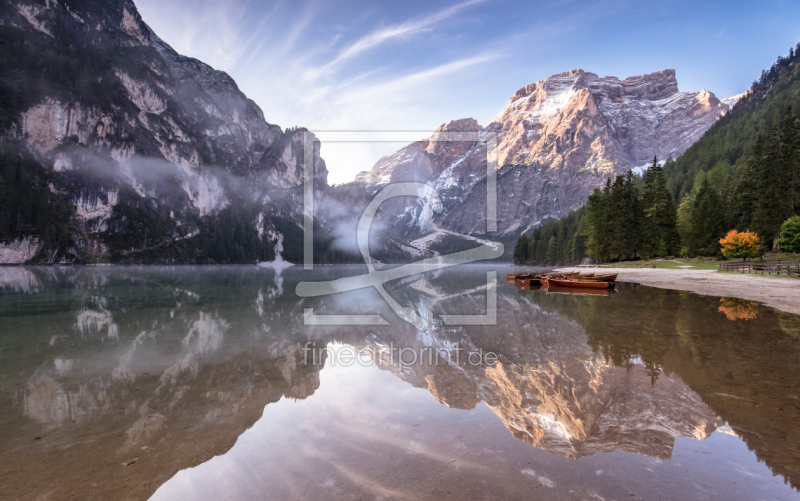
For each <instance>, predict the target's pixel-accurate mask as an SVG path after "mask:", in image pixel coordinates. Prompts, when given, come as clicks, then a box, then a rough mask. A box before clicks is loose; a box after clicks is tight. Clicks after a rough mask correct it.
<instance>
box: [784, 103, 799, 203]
mask: <svg viewBox="0 0 800 501" xmlns="http://www.w3.org/2000/svg"><path fill="white" fill-rule="evenodd" d="M798 125H799V124H798V120H797V116H796V115H795V114H794V113H792V110H791V108H790V109H789V110H788V111H787V112H786V117H784V119H783V125H782V126H781V166H782V167H783V175H782V178H783V180H784V183H785V192H786V204H787V205H788V207H786V208H785V209H786V211H787V214H788V215H789V216H791V215H793V214H795V213H796V212H797V209H798V207H797V202H798V200H797V190H796V184H797V170H798V166H799V165H798V164H800V158H798V157H800V139H798V132H799V131H800V127H798Z"/></svg>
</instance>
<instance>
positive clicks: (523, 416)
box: [372, 278, 724, 459]
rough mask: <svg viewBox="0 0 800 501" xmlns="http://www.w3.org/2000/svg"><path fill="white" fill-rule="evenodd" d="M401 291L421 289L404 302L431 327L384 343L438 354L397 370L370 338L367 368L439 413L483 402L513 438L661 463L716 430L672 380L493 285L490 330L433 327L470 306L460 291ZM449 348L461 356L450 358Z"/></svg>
mask: <svg viewBox="0 0 800 501" xmlns="http://www.w3.org/2000/svg"><path fill="white" fill-rule="evenodd" d="M401 283H402V284H403V285H405V286H407V287H408V286H410V288H412V289H416V290H417V291H424V294H419V295H411V294H410V295H409V296H408V298H409V299H410V298H411V297H413V298H414V299H415V302H414V309H415V310H416V311H418V312H420V313H422V314H423V316H424V317H425V318H426V320H428V321H429V322H431V327H430V328H429V329H427V330H426V331H414V330H413V329H410V330H409V331H407V332H405V331H404V332H402V333H401V331H400V330H399V329H395V330H394V332H393V336H392V337H391V343H393V346H396V347H397V348H398V349H402V348H409V349H411V350H413V351H414V352H416V353H425V351H423V347H432V348H434V349H436V350H438V352H439V353H441V354H442V355H441V358H439V359H435V360H434V363H429V359H427V358H425V357H421V360H422V361H421V363H418V364H414V365H405V366H402V365H401V364H399V361H398V359H397V356H396V355H394V354H393V353H392V352H391V351H390V350H389V349H388V347H389V342H382V341H383V340H382V339H381V338H380V336H378V337H375V338H373V339H372V342H373V346H377V347H378V349H374V350H373V353H375V357H374V358H375V359H376V365H378V366H379V367H381V368H382V369H384V370H387V371H389V372H392V373H393V374H395V375H396V376H397V377H399V378H401V379H403V380H405V381H407V382H409V383H410V384H412V385H413V386H416V387H419V388H424V389H427V390H428V391H429V392H431V394H432V395H433V396H434V397H435V398H436V400H437V401H438V402H440V403H442V404H445V405H447V406H449V407H453V408H458V409H467V410H468V409H472V408H474V407H475V406H476V405H477V404H478V403H479V402H484V403H486V405H488V406H489V408H491V409H492V411H494V413H495V414H496V415H497V416H498V417H499V418H500V419H501V420H502V422H503V424H504V425H505V426H506V428H508V430H509V432H511V434H512V435H513V436H514V437H515V438H517V439H518V440H521V441H523V442H526V443H529V444H531V445H534V446H535V447H537V448H539V449H543V450H546V451H548V452H551V453H554V454H558V455H561V456H565V457H570V458H578V457H583V456H588V455H592V454H594V453H597V452H611V451H614V450H616V449H620V450H623V451H626V452H631V453H635V454H642V455H647V456H651V457H655V458H658V459H670V458H671V455H672V448H673V445H674V441H675V439H676V438H678V437H691V438H696V439H698V440H702V439H704V438H706V437H707V436H709V435H710V434H711V433H712V432H713V431H715V430H716V429H717V428H718V427H719V426H722V425H723V424H724V421H723V420H721V419H720V418H719V417H718V416H717V415H716V413H715V412H714V411H713V410H712V409H710V408H709V407H708V405H707V404H706V403H705V402H704V401H703V399H702V398H701V397H700V396H699V395H698V394H697V393H695V392H694V391H693V390H692V389H691V388H690V387H689V386H687V385H686V384H685V383H684V382H683V381H682V380H681V379H680V377H678V376H677V375H675V374H668V373H665V371H663V370H661V368H659V367H657V366H655V365H653V364H649V363H647V362H644V361H643V360H642V359H641V357H638V356H633V357H630V358H629V359H627V360H625V361H624V364H615V363H613V362H612V361H610V360H608V359H607V358H606V357H605V356H604V354H603V353H601V352H599V351H597V350H594V349H593V348H592V346H591V345H590V344H589V343H588V342H587V341H588V337H587V334H586V331H585V329H584V327H583V326H582V325H581V324H579V323H578V322H574V321H571V320H568V319H566V318H564V317H562V316H560V315H558V314H553V313H551V312H549V311H546V310H544V309H540V308H537V307H535V306H533V305H532V304H531V303H529V302H528V301H526V300H525V299H522V298H519V297H514V295H515V294H513V293H510V291H509V287H502V286H501V287H500V298H499V304H502V306H501V309H502V311H503V314H502V315H501V316H500V317H499V320H498V324H497V325H496V326H481V327H479V328H474V327H469V326H461V327H459V328H456V329H448V328H447V327H445V326H443V325H437V323H438V321H437V318H436V314H435V313H434V311H435V310H439V309H440V308H441V309H444V308H454V309H455V308H457V306H458V305H461V306H462V308H463V305H464V304H470V299H469V297H465V294H464V291H463V290H453V291H451V292H449V293H448V292H446V291H445V290H442V289H440V288H439V287H440V286H441V284H442V283H441V282H439V283H437V282H436V281H435V280H429V279H427V278H418V279H416V280H414V279H407V280H405V281H401ZM400 289H401V287H400V285H398V286H396V289H393V292H394V291H395V290H400ZM511 290H513V288H512V289H511ZM514 292H516V291H514ZM427 294H431V295H432V296H433V298H430V297H426V295H427ZM539 294H543V292H539ZM404 299H405V298H404ZM443 304H444V305H446V306H443ZM454 346H459V347H460V348H461V349H462V351H460V352H459V353H458V356H457V355H456V354H455V353H454V352H453V347H454ZM470 352H472V353H490V352H491V353H494V354H496V355H497V357H498V361H499V363H497V364H495V365H494V366H487V365H486V364H478V363H470V359H469V355H468V353H470ZM475 360H478V358H475Z"/></svg>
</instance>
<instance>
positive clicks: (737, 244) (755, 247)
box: [719, 230, 761, 259]
mask: <svg viewBox="0 0 800 501" xmlns="http://www.w3.org/2000/svg"><path fill="white" fill-rule="evenodd" d="M719 244H720V245H721V246H722V254H723V255H724V256H725V257H733V258H736V257H741V258H745V259H747V258H748V257H758V254H759V250H760V245H761V243H760V241H759V239H758V234H756V233H753V232H751V231H743V232H739V231H736V230H731V231H729V232H728V234H727V235H725V237H724V238H722V239H720V241H719Z"/></svg>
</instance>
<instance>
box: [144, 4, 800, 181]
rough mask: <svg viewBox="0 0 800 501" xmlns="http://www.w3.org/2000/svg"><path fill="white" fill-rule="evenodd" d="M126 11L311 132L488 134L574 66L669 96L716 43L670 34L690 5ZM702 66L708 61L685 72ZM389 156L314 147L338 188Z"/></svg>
mask: <svg viewBox="0 0 800 501" xmlns="http://www.w3.org/2000/svg"><path fill="white" fill-rule="evenodd" d="M136 4H137V6H138V7H139V8H140V11H141V13H142V16H143V17H144V19H145V21H146V22H147V23H148V24H150V25H151V26H152V27H153V29H154V30H155V31H156V32H157V33H158V34H159V35H160V36H161V37H162V38H163V39H164V40H166V41H167V42H168V43H169V44H171V45H172V46H173V47H174V48H175V49H176V50H178V51H179V52H182V53H184V54H187V55H190V56H193V57H197V58H199V59H201V60H203V61H205V62H207V63H209V64H211V65H212V66H214V67H215V68H218V69H222V70H225V71H227V72H229V73H230V74H231V76H233V78H234V79H236V82H237V84H238V85H239V88H240V89H242V91H243V92H244V93H245V94H247V95H248V97H250V98H251V99H253V100H254V101H255V102H256V103H257V104H258V105H259V106H260V107H261V108H262V110H263V111H264V115H265V117H266V119H267V120H268V121H269V122H271V123H276V124H279V125H281V126H283V127H290V126H295V125H300V126H306V127H309V128H310V129H311V130H312V131H313V130H315V129H316V130H335V129H350V130H354V129H357V130H398V129H413V130H433V129H435V128H436V127H437V126H438V125H440V124H442V123H443V122H446V121H448V120H451V119H456V118H465V117H468V116H472V117H473V118H475V119H477V120H478V121H479V123H481V124H482V125H486V124H487V123H488V122H489V121H490V120H491V119H492V117H493V116H494V115H495V114H496V113H497V112H498V111H499V110H500V109H501V108H502V107H503V104H504V103H505V102H506V100H507V99H508V98H509V97H510V96H511V95H512V94H513V92H514V91H515V90H516V89H518V88H519V87H522V86H524V85H527V84H530V83H532V82H535V81H537V80H540V79H542V78H546V77H548V76H550V75H551V74H554V73H559V72H562V71H566V70H570V69H574V68H578V67H582V68H583V69H585V70H588V71H593V72H596V73H599V74H601V75H614V76H618V77H625V76H629V75H635V74H641V73H645V72H648V71H655V70H659V69H664V68H668V67H675V68H676V69H678V70H679V72H681V73H679V74H680V75H681V88H683V87H684V86H685V85H686V84H685V82H688V83H689V85H688V86H687V89H692V88H693V87H692V85H693V84H694V82H692V81H691V79H690V78H686V75H687V74H688V73H689V72H688V71H687V70H686V69H684V68H685V66H684V68H681V66H680V61H681V59H680V58H685V57H690V56H691V57H694V58H696V57H697V56H696V54H697V51H696V50H687V49H686V47H687V46H691V47H692V48H693V49H694V48H696V47H697V46H700V47H703V46H705V45H703V44H708V43H711V42H714V43H719V38H717V36H718V34H720V35H722V38H724V37H725V35H724V33H721V32H719V31H718V29H715V30H708V29H701V28H706V27H705V26H704V25H700V27H697V28H696V29H691V30H685V31H675V30H677V28H675V27H676V26H682V25H684V24H685V23H686V22H687V21H686V18H685V15H683V14H680V15H678V14H674V15H673V13H685V12H686V9H687V8H689V7H691V6H692V4H691V3H690V2H689V0H668V1H667V2H661V3H657V4H653V3H651V2H641V1H640V0H596V1H593V2H585V1H581V0H540V1H537V2H535V3H534V2H526V1H524V0H468V1H464V0H451V3H450V4H449V5H448V4H445V5H444V6H441V7H429V9H430V10H429V11H427V12H425V11H424V10H423V11H421V10H420V8H419V4H418V5H416V6H407V5H405V4H403V3H383V2H372V1H370V0H325V1H320V0H263V1H261V0H259V1H253V0H227V1H226V2H217V1H215V0H169V1H165V0H136ZM684 4H685V5H684ZM423 5H424V4H423ZM429 5H435V3H434V2H429ZM701 10H702V8H701ZM706 10H707V11H712V10H713V9H711V8H710V7H708V8H706ZM734 11H735V9H724V10H723V11H720V12H721V13H720V16H721V17H720V19H719V22H720V26H726V31H725V32H726V33H727V32H730V31H731V30H736V29H737V26H739V25H737V24H736V21H735V19H734V20H732V19H731V18H730V16H729V13H730V12H734ZM742 11H743V12H744V11H747V12H749V11H750V10H749V9H747V8H745V7H742ZM798 11H800V8H798ZM713 12H715V13H717V12H718V11H717V10H713ZM747 15H748V16H750V14H747ZM670 16H672V17H670ZM751 17H752V16H751ZM796 18H797V19H798V22H800V16H796ZM175 19H180V20H181V22H180V23H176V22H175ZM698 19H700V18H698ZM792 19H795V18H792ZM700 22H701V21H698V23H700ZM795 24H796V23H795ZM786 26H787V28H786V29H787V30H789V29H790V28H788V26H790V24H789V23H787V24H786ZM773 31H774V30H773ZM652 33H662V34H663V36H655V37H654V36H652V35H651V34H652ZM792 36H794V35H792ZM693 37H704V38H702V40H701V41H702V42H703V43H702V44H698V43H696V42H694V43H693V42H692V41H693V40H694V39H693ZM665 40H668V41H669V42H670V43H666V42H665ZM730 43H738V42H734V41H730ZM742 43H745V42H742ZM782 46H783V45H781V47H782ZM787 46H788V45H787ZM726 47H728V46H726ZM745 49H747V50H750V49H751V48H750V47H749V46H747V47H745ZM726 50H733V49H726ZM769 53H770V54H771V53H772V52H769ZM720 54H722V53H721V52H720ZM713 64H717V65H718V58H717V57H715V58H713V60H708V59H707V58H705V59H703V60H702V61H701V62H700V63H698V64H697V65H696V66H697V67H698V68H708V67H709V65H713ZM760 68H761V66H758V67H757V70H755V71H753V72H752V73H753V75H755V74H757V73H758V71H760ZM706 73H708V72H706ZM706 73H703V74H702V75H701V74H699V73H698V76H697V77H695V79H696V80H697V81H698V82H699V81H700V79H701V77H702V78H704V79H705V80H703V81H702V82H701V83H699V84H698V86H697V89H699V88H701V87H705V88H709V89H712V90H715V91H717V89H716V88H715V87H714V82H713V81H712V82H707V81H706V80H707V79H706V77H705V76H704V75H705V74H706ZM715 74H716V73H715ZM726 78H727V77H726ZM750 81H752V75H748V78H747V79H746V83H749V82H750ZM733 90H735V89H733ZM742 90H743V89H742ZM722 92H727V91H725V90H723V91H722ZM727 93H728V94H735V93H736V92H732V91H731V92H727ZM397 146H398V145H397V144H387V145H380V144H377V143H375V144H372V145H369V146H366V147H364V148H361V149H359V148H355V147H353V148H351V149H347V148H344V147H340V146H336V145H323V157H324V158H325V160H326V161H327V162H328V167H329V171H330V179H331V180H332V181H338V182H341V181H346V180H348V179H352V178H353V176H354V174H355V173H356V172H358V171H360V170H363V169H368V168H370V167H371V166H372V164H373V163H374V162H375V161H376V160H377V159H378V158H379V157H380V156H381V155H383V154H387V153H390V152H392V151H394V150H396V149H397ZM337 148H338V149H337Z"/></svg>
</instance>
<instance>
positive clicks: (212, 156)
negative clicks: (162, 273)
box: [0, 0, 327, 262]
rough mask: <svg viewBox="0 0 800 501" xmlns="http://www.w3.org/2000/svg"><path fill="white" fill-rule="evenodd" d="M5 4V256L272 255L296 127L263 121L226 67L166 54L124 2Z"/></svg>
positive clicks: (318, 162)
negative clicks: (222, 68)
mask: <svg viewBox="0 0 800 501" xmlns="http://www.w3.org/2000/svg"><path fill="white" fill-rule="evenodd" d="M0 10H2V16H1V17H0V54H2V61H1V62H0V67H2V74H3V79H2V81H1V82H0V129H1V131H2V134H3V140H2V145H1V146H2V151H1V152H0V154H2V162H0V163H2V165H3V170H2V171H1V172H0V176H2V178H3V179H4V180H5V182H4V183H0V189H2V191H3V193H2V199H3V205H2V207H0V242H3V243H1V244H0V260H1V261H2V262H21V261H26V260H33V261H42V262H92V261H112V262H253V261H256V260H265V259H270V258H271V257H272V256H273V255H274V246H275V244H276V242H277V232H276V230H275V228H276V227H277V226H281V225H283V226H285V225H286V221H291V224H294V225H296V223H297V222H298V221H300V220H301V219H302V218H301V215H300V209H298V207H299V203H298V200H299V199H298V198H297V197H298V196H300V195H301V194H300V192H299V186H300V184H301V181H302V158H301V155H302V152H303V149H302V137H303V132H305V129H289V130H282V129H281V128H280V127H279V126H277V125H274V124H270V123H268V122H267V121H266V120H265V117H264V113H263V112H262V110H261V109H260V108H259V107H258V106H257V105H256V104H255V103H254V102H253V101H252V100H250V99H248V98H247V96H245V95H244V94H243V93H242V92H241V91H240V90H239V88H238V87H237V85H236V82H234V80H233V79H232V78H231V77H230V76H229V75H228V74H226V73H224V72H222V71H217V70H215V69H214V68H212V67H210V66H208V65H207V64H205V63H203V62H201V61H198V60H196V59H193V58H190V57H186V56H182V55H180V54H178V53H177V52H175V51H174V50H173V49H172V48H171V47H170V46H169V45H167V44H166V43H165V42H164V41H163V40H161V39H160V38H159V37H158V36H157V35H156V34H155V33H154V32H153V30H151V29H150V27H149V26H147V24H146V23H145V22H144V21H143V20H142V18H141V16H140V15H139V13H138V11H137V9H136V6H135V5H134V4H133V2H132V1H131V0H112V1H99V0H89V1H81V2H78V1H62V2H30V1H26V0H15V1H6V2H3V3H2V4H0ZM315 144H316V147H315V155H314V161H315V169H316V173H317V179H316V182H317V185H318V186H319V187H325V186H326V185H327V181H326V179H327V170H326V168H325V163H324V161H323V160H322V159H321V158H320V157H319V143H318V142H317V143H315ZM293 188H295V189H294V191H292V189H293ZM287 190H288V191H287Z"/></svg>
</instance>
